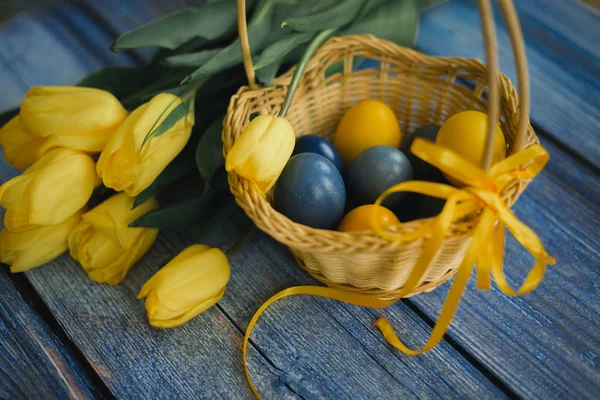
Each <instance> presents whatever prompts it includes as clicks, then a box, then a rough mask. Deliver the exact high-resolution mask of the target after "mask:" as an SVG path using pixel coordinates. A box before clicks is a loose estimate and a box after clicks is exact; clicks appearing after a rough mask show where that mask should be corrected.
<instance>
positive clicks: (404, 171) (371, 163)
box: [348, 146, 413, 207]
mask: <svg viewBox="0 0 600 400" xmlns="http://www.w3.org/2000/svg"><path fill="white" fill-rule="evenodd" d="M411 179H413V169H412V166H411V165H410V162H409V161H408V158H407V157H406V156H405V155H404V153H403V152H401V151H400V150H398V149H396V148H394V147H390V146H375V147H371V148H369V149H367V150H365V151H363V152H362V153H361V154H360V155H359V156H358V157H356V160H354V162H353V163H352V165H351V166H350V168H349V169H348V185H349V186H350V187H351V189H352V192H353V194H355V195H356V196H358V197H359V198H360V199H361V200H362V201H363V202H364V203H374V202H375V200H377V198H379V196H380V195H381V194H382V193H383V192H385V191H386V190H387V189H388V188H389V187H391V186H393V185H396V184H398V183H402V182H405V181H408V180H411ZM403 197H404V193H394V194H392V195H390V196H388V197H387V198H386V199H385V201H384V202H383V205H384V206H386V207H393V206H394V205H396V204H397V203H398V202H399V201H400V200H402V198H403Z"/></svg>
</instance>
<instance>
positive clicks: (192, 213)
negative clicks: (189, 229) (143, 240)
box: [129, 181, 230, 229]
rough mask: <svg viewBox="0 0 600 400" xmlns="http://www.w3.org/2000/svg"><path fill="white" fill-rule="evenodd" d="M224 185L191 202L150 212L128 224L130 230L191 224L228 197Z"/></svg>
mask: <svg viewBox="0 0 600 400" xmlns="http://www.w3.org/2000/svg"><path fill="white" fill-rule="evenodd" d="M223 182H224V185H225V186H223V185H218V186H217V185H216V186H215V187H213V188H212V189H211V190H209V191H208V192H207V193H205V194H204V195H202V196H200V197H196V198H194V199H192V200H187V201H184V202H179V203H175V204H170V205H167V206H164V207H161V208H159V209H157V210H153V211H150V212H149V213H147V214H144V215H142V216H141V217H140V218H138V219H136V220H135V221H133V222H132V223H131V224H129V226H130V227H132V228H138V227H146V228H158V229H165V228H172V227H176V226H185V225H190V224H193V223H195V222H197V221H199V220H200V219H202V218H204V217H205V216H206V215H208V214H210V213H211V212H212V211H214V209H215V207H216V206H217V205H218V204H220V203H222V202H223V199H225V198H226V197H230V195H229V193H228V192H227V191H226V190H225V187H226V185H227V181H223Z"/></svg>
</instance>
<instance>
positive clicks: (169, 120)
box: [142, 96, 194, 146]
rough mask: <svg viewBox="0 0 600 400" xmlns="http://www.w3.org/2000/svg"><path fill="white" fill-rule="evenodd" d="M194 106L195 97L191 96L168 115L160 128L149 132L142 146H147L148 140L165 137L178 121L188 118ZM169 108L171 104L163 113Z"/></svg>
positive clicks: (160, 124)
mask: <svg viewBox="0 0 600 400" xmlns="http://www.w3.org/2000/svg"><path fill="white" fill-rule="evenodd" d="M174 101H175V100H174ZM193 106H194V96H191V97H189V98H188V99H186V100H184V101H182V102H181V103H179V105H177V107H175V108H174V109H173V110H172V111H171V112H170V113H169V115H167V117H166V118H165V119H164V120H163V121H162V122H161V123H159V124H158V126H153V127H152V128H150V132H148V134H147V135H146V137H145V138H144V142H143V143H142V146H143V145H144V144H146V142H147V141H148V140H150V139H151V138H154V137H159V136H161V135H163V134H164V133H166V132H167V131H168V130H169V129H171V128H172V127H173V126H175V124H176V123H177V121H179V120H181V119H184V118H186V117H187V115H188V113H189V112H190V109H191V107H193ZM169 107H171V104H169V105H168V106H167V107H166V108H165V110H164V111H163V113H164V112H166V111H167V110H168V109H169ZM162 116H163V114H161V115H159V117H158V118H157V122H158V121H160V119H161V118H162Z"/></svg>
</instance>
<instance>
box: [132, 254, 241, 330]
mask: <svg viewBox="0 0 600 400" xmlns="http://www.w3.org/2000/svg"><path fill="white" fill-rule="evenodd" d="M229 275H230V270H229V261H227V256H226V255H225V254H224V253H223V252H222V251H221V250H219V249H211V248H210V247H208V246H205V245H202V244H196V245H192V246H189V247H188V248H186V249H185V250H183V251H182V252H181V253H179V254H178V255H177V256H176V257H175V258H174V259H173V260H171V261H170V262H169V263H168V264H167V265H165V266H164V267H163V268H162V269H161V270H160V271H158V272H157V273H156V274H154V276H153V277H152V278H150V279H149V280H148V282H146V283H145V284H144V286H143V287H142V290H141V291H140V294H139V295H138V299H141V298H144V297H147V299H146V305H145V306H146V311H147V312H148V319H149V320H150V325H153V326H156V327H158V328H172V327H175V326H178V325H181V324H183V323H185V322H187V321H189V320H190V319H192V318H194V317H195V316H196V315H198V314H200V313H202V312H204V311H206V310H207V309H209V308H210V307H212V306H213V305H215V304H216V303H217V302H218V301H219V300H220V299H221V297H223V294H225V286H226V285H227V282H228V281H229Z"/></svg>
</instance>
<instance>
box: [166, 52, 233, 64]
mask: <svg viewBox="0 0 600 400" xmlns="http://www.w3.org/2000/svg"><path fill="white" fill-rule="evenodd" d="M222 51H223V49H222V48H217V49H210V50H201V51H197V52H194V53H186V54H177V55H174V56H170V57H167V58H165V59H164V60H163V61H162V63H164V64H165V65H167V66H169V67H184V68H199V67H201V66H202V65H204V64H205V63H206V62H207V61H209V60H210V59H211V58H213V57H214V56H216V55H217V54H219V53H220V52H222Z"/></svg>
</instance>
